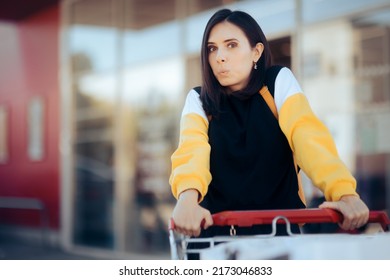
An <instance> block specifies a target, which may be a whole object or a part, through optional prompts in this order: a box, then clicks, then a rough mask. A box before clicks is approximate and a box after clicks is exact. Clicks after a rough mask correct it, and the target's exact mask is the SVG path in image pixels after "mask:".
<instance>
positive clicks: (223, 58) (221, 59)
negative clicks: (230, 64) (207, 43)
mask: <svg viewBox="0 0 390 280" xmlns="http://www.w3.org/2000/svg"><path fill="white" fill-rule="evenodd" d="M216 59H217V62H218V63H222V62H225V61H226V55H225V53H224V52H223V51H222V50H220V49H219V50H218V52H217V56H216Z"/></svg>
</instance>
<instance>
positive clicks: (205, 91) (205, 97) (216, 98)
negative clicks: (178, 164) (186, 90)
mask: <svg viewBox="0 0 390 280" xmlns="http://www.w3.org/2000/svg"><path fill="white" fill-rule="evenodd" d="M223 21H227V22H229V23H232V24H234V25H236V26H237V27H238V28H240V29H241V30H242V31H243V32H244V34H245V35H246V37H247V38H248V41H249V44H250V45H251V47H253V48H254V47H255V46H256V44H257V43H262V44H263V45H264V51H263V53H262V55H261V58H260V60H259V61H258V62H257V70H252V72H251V74H250V78H249V82H248V85H247V86H246V87H245V88H244V89H242V90H240V91H237V92H233V93H232V94H233V95H235V96H237V97H238V98H241V99H247V98H249V97H251V96H252V95H253V94H254V93H257V92H258V91H259V90H260V89H261V87H262V86H263V84H264V78H265V72H266V70H267V68H268V67H270V66H271V64H272V56H271V51H270V49H269V46H268V41H267V39H266V37H265V35H264V33H263V30H262V29H261V28H260V26H259V24H258V23H257V22H256V20H255V19H254V18H253V17H251V16H250V15H249V14H247V13H245V12H242V11H231V10H229V9H222V10H219V11H217V12H216V13H215V14H214V15H213V16H212V17H211V18H210V19H209V21H208V23H207V25H206V28H205V31H204V33H203V40H202V46H201V63H202V79H203V81H202V82H203V84H202V90H201V94H200V98H201V100H202V103H203V108H204V110H205V111H206V114H207V115H210V116H217V115H218V114H219V113H220V104H221V100H222V97H223V96H224V94H226V93H227V92H226V88H225V87H223V86H221V85H220V83H219V82H218V80H217V79H216V78H215V76H214V74H213V71H212V70H211V66H210V64H209V50H208V47H207V42H208V40H209V36H210V32H211V30H212V29H213V27H214V26H215V25H217V24H218V23H221V22H223Z"/></svg>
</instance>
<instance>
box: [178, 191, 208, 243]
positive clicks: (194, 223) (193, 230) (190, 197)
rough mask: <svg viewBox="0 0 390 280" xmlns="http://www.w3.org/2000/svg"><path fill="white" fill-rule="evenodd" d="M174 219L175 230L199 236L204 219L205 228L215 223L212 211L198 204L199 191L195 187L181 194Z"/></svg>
mask: <svg viewBox="0 0 390 280" xmlns="http://www.w3.org/2000/svg"><path fill="white" fill-rule="evenodd" d="M172 219H173V221H174V222H175V231H177V232H179V233H182V234H184V235H187V236H199V235H200V232H201V230H202V229H201V224H202V221H204V224H203V228H204V229H207V228H208V227H209V226H211V225H213V219H212V217H211V214H210V211H208V210H207V209H205V208H203V207H201V206H200V205H199V204H198V191H197V190H195V189H189V190H186V191H184V192H182V193H181V194H180V196H179V199H178V200H177V203H176V206H175V209H174V210H173V213H172Z"/></svg>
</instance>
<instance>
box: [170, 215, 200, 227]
mask: <svg viewBox="0 0 390 280" xmlns="http://www.w3.org/2000/svg"><path fill="white" fill-rule="evenodd" d="M205 223H206V220H204V219H203V220H202V222H201V223H200V228H202V229H203V228H204V224H205ZM168 229H169V230H175V229H176V226H175V221H174V220H173V218H172V217H171V218H170V219H169V224H168Z"/></svg>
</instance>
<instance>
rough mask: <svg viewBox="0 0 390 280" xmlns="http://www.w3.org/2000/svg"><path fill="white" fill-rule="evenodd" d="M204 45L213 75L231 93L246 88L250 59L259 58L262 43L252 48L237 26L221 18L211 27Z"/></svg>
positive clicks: (250, 64)
mask: <svg viewBox="0 0 390 280" xmlns="http://www.w3.org/2000/svg"><path fill="white" fill-rule="evenodd" d="M207 48H208V52H209V63H210V66H211V69H212V71H213V73H214V75H215V77H216V78H217V80H218V82H219V83H220V84H221V85H222V86H224V87H227V88H228V91H229V92H233V91H237V90H241V89H243V88H245V87H246V85H247V84H248V81H249V76H250V73H251V71H252V69H253V65H254V62H257V61H258V60H259V59H260V56H261V54H262V52H263V49H264V46H263V44H261V43H258V44H257V45H256V47H254V48H252V47H251V45H250V44H249V41H248V38H247V37H246V35H245V33H244V32H243V31H242V30H241V29H240V28H239V27H237V26H236V25H234V24H232V23H230V22H227V21H223V22H221V23H218V24H216V25H215V26H214V27H213V28H212V29H211V32H210V36H209V39H208V44H207Z"/></svg>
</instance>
